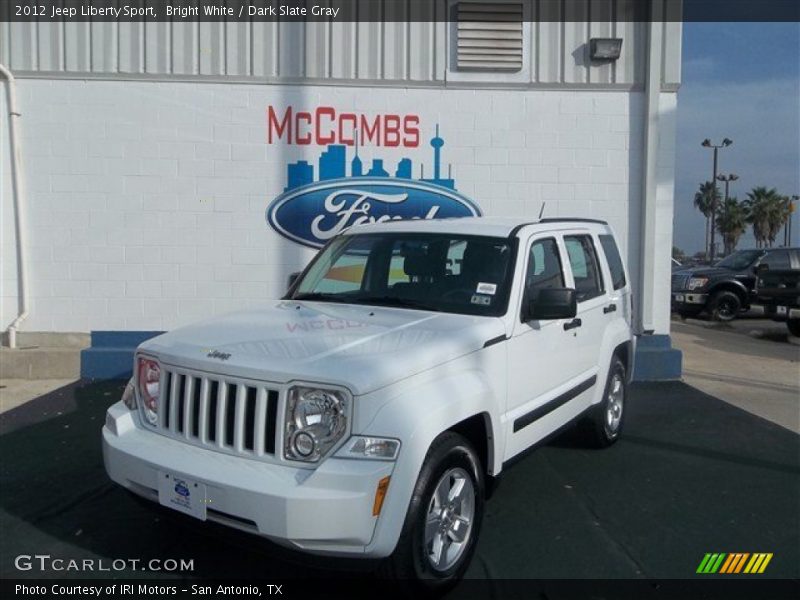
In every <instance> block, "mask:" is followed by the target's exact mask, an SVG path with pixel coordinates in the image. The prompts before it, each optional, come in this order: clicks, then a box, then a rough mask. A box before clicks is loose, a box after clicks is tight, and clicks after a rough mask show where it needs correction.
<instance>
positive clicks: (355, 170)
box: [350, 129, 364, 177]
mask: <svg viewBox="0 0 800 600" xmlns="http://www.w3.org/2000/svg"><path fill="white" fill-rule="evenodd" d="M354 137H355V142H356V155H355V156H354V157H353V160H352V161H351V162H350V175H351V176H353V177H361V176H362V175H363V174H364V165H363V164H362V163H361V159H360V158H359V157H358V130H357V129H356V132H355V135H354Z"/></svg>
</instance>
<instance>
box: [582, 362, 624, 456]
mask: <svg viewBox="0 0 800 600" xmlns="http://www.w3.org/2000/svg"><path fill="white" fill-rule="evenodd" d="M627 400H628V378H627V376H626V369H625V363H623V362H622V360H620V358H619V357H618V356H616V355H614V357H613V358H612V359H611V367H610V368H609V370H608V378H607V379H606V387H605V390H604V391H603V399H602V400H601V401H600V402H599V403H598V404H597V405H595V406H593V407H592V408H591V409H590V410H589V414H588V415H587V417H586V419H585V420H584V421H583V423H582V433H583V438H584V439H585V441H586V443H587V444H588V445H590V446H592V447H594V448H607V447H608V446H610V445H611V444H613V443H614V442H616V441H617V440H618V439H619V436H620V434H621V433H622V426H623V425H624V424H625V413H626V410H625V405H626V402H627Z"/></svg>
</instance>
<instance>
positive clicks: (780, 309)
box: [775, 306, 789, 317]
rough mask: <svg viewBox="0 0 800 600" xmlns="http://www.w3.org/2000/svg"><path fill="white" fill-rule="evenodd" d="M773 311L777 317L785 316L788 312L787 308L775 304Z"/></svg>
mask: <svg viewBox="0 0 800 600" xmlns="http://www.w3.org/2000/svg"><path fill="white" fill-rule="evenodd" d="M775 312H776V313H777V315H778V316H779V317H785V316H786V315H787V314H788V312H789V309H788V308H787V307H785V306H776V307H775Z"/></svg>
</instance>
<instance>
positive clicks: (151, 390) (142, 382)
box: [136, 356, 161, 425]
mask: <svg viewBox="0 0 800 600" xmlns="http://www.w3.org/2000/svg"><path fill="white" fill-rule="evenodd" d="M136 360H137V363H136V386H137V389H138V391H139V398H140V399H141V401H142V407H143V408H144V416H145V418H146V419H147V421H148V422H149V423H150V424H151V425H155V424H156V423H157V422H158V392H159V389H158V384H159V381H160V380H161V366H160V365H159V364H158V362H157V361H155V360H153V359H152V358H145V357H144V356H140V357H138V358H137V359H136Z"/></svg>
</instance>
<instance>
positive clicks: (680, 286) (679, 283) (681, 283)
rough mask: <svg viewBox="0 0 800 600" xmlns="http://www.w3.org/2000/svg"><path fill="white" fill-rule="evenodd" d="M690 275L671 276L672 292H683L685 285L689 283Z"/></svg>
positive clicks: (678, 274) (677, 274)
mask: <svg viewBox="0 0 800 600" xmlns="http://www.w3.org/2000/svg"><path fill="white" fill-rule="evenodd" d="M689 277H690V275H684V274H681V273H676V274H675V275H673V276H672V289H673V290H685V289H686V284H687V283H689Z"/></svg>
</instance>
